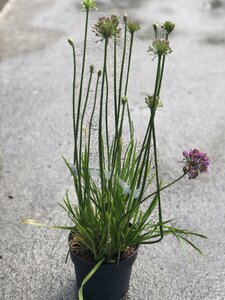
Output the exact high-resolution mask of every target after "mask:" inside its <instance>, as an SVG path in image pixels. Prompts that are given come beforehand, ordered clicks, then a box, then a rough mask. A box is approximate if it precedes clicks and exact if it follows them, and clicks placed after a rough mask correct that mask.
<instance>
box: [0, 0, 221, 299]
mask: <svg viewBox="0 0 225 300" xmlns="http://www.w3.org/2000/svg"><path fill="white" fill-rule="evenodd" d="M79 3H80V0H79V1H78V0H77V1H76V0H67V1H63V0H58V1H54V0H46V1H39V0H32V1H29V0H20V1H16V0H10V1H9V2H8V3H7V4H6V5H5V6H4V8H3V10H2V11H1V12H0V60H1V63H0V112H1V114H0V203H1V206H0V228H1V231H0V232H1V233H0V266H1V267H0V270H1V272H0V299H2V300H3V299H4V300H11V299H16V300H17V299H18V300H19V299H24V300H33V299H38V300H56V299H57V300H58V299H66V300H69V299H76V290H75V275H74V269H73V265H72V263H71V262H70V261H69V262H68V264H67V265H65V264H64V259H65V255H66V253H67V232H64V231H63V232H62V231H57V230H48V229H43V228H41V229H39V228H34V227H32V226H25V225H22V224H21V223H20V220H21V219H22V218H24V217H26V218H33V219H37V220H39V221H41V222H45V223H48V224H52V225H53V224H54V225H64V224H68V220H67V216H66V215H65V214H64V212H63V211H62V210H61V209H60V207H59V206H58V205H57V202H59V201H61V200H62V198H63V197H64V194H65V191H66V189H67V188H69V187H70V186H71V184H72V182H71V178H70V175H69V173H68V171H67V169H66V167H65V165H64V163H63V161H62V158H61V155H62V154H63V155H64V156H65V157H67V158H68V159H70V158H71V157H72V120H71V102H70V101H71V100H70V99H71V87H72V74H71V72H72V66H71V62H72V60H71V49H70V47H69V45H68V44H67V37H68V36H72V37H73V38H74V40H75V41H76V45H77V49H78V50H77V53H78V60H79V59H80V58H81V54H82V36H83V22H84V19H83V18H84V16H83V13H81V12H80V11H79ZM98 4H99V5H98V6H99V12H94V13H93V14H91V23H92V24H93V23H94V22H95V21H96V19H97V18H98V16H99V15H101V12H108V13H109V12H110V13H111V12H114V13H120V14H122V13H123V12H126V13H128V15H129V16H130V18H133V19H135V20H137V21H139V22H140V23H141V27H142V30H141V31H140V32H139V33H138V37H137V39H136V41H135V52H134V57H133V65H132V75H131V84H130V91H129V101H130V105H131V107H132V114H133V117H134V120H135V125H136V128H137V131H136V137H137V139H140V138H141V137H142V136H143V131H144V128H145V126H146V121H147V118H148V110H146V108H145V104H144V98H145V93H152V88H153V85H152V79H153V76H154V70H155V62H151V59H150V57H149V55H148V54H147V52H146V50H147V47H148V45H150V40H151V39H152V29H151V24H152V23H153V22H155V21H159V22H160V21H164V20H168V19H170V20H172V21H174V22H175V23H176V31H175V33H174V34H173V37H172V38H171V47H172V48H173V54H172V55H171V56H170V57H168V59H167V63H166V73H165V80H164V83H163V91H162V99H163V103H164V108H163V109H161V110H159V112H158V115H157V133H158V146H159V154H158V155H159V163H160V171H161V173H160V174H161V176H163V178H164V181H165V182H169V181H170V180H172V179H173V178H176V176H178V175H179V174H180V173H181V172H182V171H181V166H180V165H179V164H178V163H177V160H179V159H181V155H182V151H183V150H184V149H187V148H190V147H197V148H199V149H200V150H202V151H204V152H207V153H208V155H209V157H210V159H211V167H210V170H209V173H208V174H205V175H203V176H201V177H199V178H198V179H196V180H195V181H188V180H183V182H180V183H178V184H177V185H176V186H173V187H172V188H171V189H170V190H167V191H166V192H163V193H162V199H163V211H164V217H165V218H177V221H176V222H177V224H178V225H179V226H180V227H182V228H190V229H192V230H195V231H197V232H201V233H203V234H205V235H207V236H208V240H199V239H195V242H196V243H197V244H198V246H199V247H200V248H201V249H202V251H203V252H204V256H203V257H201V256H199V255H198V254H196V253H195V252H194V251H192V250H190V249H188V250H187V251H186V252H185V251H183V250H182V249H180V247H179V245H178V244H177V242H176V240H175V239H173V238H172V237H171V238H165V239H164V240H163V241H162V243H161V244H156V245H151V246H143V247H141V249H140V253H139V257H138V260H137V262H136V264H135V266H134V269H133V274H132V279H131V286H130V291H129V293H128V295H127V296H126V297H125V299H126V300H223V299H225V285H224V278H225V222H224V218H225V205H224V200H225V168H224V166H225V154H224V145H225V117H224V116H225V101H224V95H225V86H224V78H225V63H224V62H225V33H224V28H225V18H224V14H225V3H224V1H222V0H214V1H210V0H199V1H194V0H190V1H184V0H174V1H170V0H164V1H156V0H151V1H147V0H146V1H145V0H142V1H133V0H132V1H128V0H123V1H122V0H120V1H117V0H114V1H110V0H101V1H99V3H98ZM90 39H91V42H90V43H89V45H88V50H89V58H88V63H92V62H93V63H94V64H95V65H98V66H99V65H101V60H100V57H101V55H102V45H101V43H97V44H95V43H94V40H95V36H94V34H92V33H90Z"/></svg>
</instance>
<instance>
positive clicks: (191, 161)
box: [182, 149, 210, 179]
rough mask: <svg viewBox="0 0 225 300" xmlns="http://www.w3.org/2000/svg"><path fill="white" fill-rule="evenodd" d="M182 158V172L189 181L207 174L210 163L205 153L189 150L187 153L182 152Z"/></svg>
mask: <svg viewBox="0 0 225 300" xmlns="http://www.w3.org/2000/svg"><path fill="white" fill-rule="evenodd" d="M183 156H184V159H183V161H182V163H184V167H183V170H184V172H185V173H188V175H189V179H195V178H196V177H197V176H198V175H199V173H204V172H207V170H208V166H209V163H210V161H209V158H208V156H207V154H206V153H203V152H200V151H199V150H197V149H190V150H189V151H184V152H183Z"/></svg>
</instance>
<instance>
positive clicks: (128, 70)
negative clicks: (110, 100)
mask: <svg viewBox="0 0 225 300" xmlns="http://www.w3.org/2000/svg"><path fill="white" fill-rule="evenodd" d="M133 42H134V33H133V32H132V33H131V36H130V47H129V58H128V66H127V78H126V84H125V91H124V95H125V96H127V89H128V82H129V75H130V66H131V56H132V49H133ZM127 114H128V121H129V129H130V137H131V139H133V136H134V128H133V122H132V120H131V115H130V106H129V101H128V102H127Z"/></svg>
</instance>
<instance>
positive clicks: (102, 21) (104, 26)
mask: <svg viewBox="0 0 225 300" xmlns="http://www.w3.org/2000/svg"><path fill="white" fill-rule="evenodd" d="M93 28H94V30H93V31H94V32H95V33H96V36H99V37H101V40H104V39H109V38H111V37H113V36H116V35H119V34H120V31H121V28H119V20H118V17H117V16H115V15H112V16H108V17H101V18H99V19H98V22H97V23H96V24H95V25H94V27H93Z"/></svg>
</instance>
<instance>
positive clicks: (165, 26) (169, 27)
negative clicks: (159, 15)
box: [161, 21, 175, 34]
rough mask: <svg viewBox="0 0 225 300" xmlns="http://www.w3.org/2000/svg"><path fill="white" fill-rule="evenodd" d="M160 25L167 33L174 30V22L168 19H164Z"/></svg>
mask: <svg viewBox="0 0 225 300" xmlns="http://www.w3.org/2000/svg"><path fill="white" fill-rule="evenodd" d="M161 27H162V28H163V29H165V30H166V32H167V34H170V33H171V32H172V31H173V30H174V28H175V24H174V23H172V22H170V21H166V22H164V23H163V24H162V26H161Z"/></svg>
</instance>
